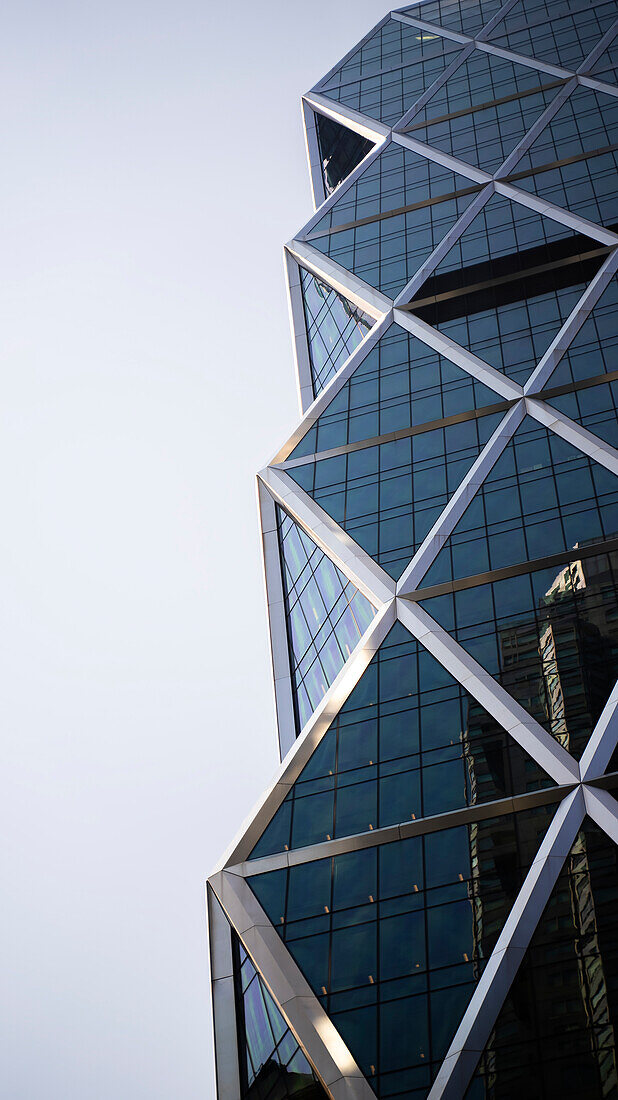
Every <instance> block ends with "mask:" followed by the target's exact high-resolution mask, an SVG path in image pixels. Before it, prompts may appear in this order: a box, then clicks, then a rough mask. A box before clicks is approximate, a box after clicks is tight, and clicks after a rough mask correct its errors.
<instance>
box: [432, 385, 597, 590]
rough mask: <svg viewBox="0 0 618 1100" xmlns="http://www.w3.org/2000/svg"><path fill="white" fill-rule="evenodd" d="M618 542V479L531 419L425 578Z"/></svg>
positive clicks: (456, 574) (435, 578) (453, 576)
mask: <svg viewBox="0 0 618 1100" xmlns="http://www.w3.org/2000/svg"><path fill="white" fill-rule="evenodd" d="M588 392H590V391H586V393H588ZM616 535H618V478H617V477H616V475H615V474H612V473H610V472H609V470H607V469H606V468H605V467H604V466H601V465H599V463H597V462H594V461H593V460H592V459H590V458H588V457H587V456H586V455H584V454H582V452H581V451H579V450H577V449H576V448H575V447H572V446H571V444H570V443H566V442H565V440H564V439H561V437H560V436H558V435H555V434H554V433H553V432H551V431H548V430H547V428H544V427H542V425H541V424H539V423H538V422H537V421H536V420H534V419H533V418H532V417H530V416H527V417H525V419H524V420H523V422H522V423H521V424H520V426H519V428H518V429H517V431H516V432H515V435H514V437H513V439H512V440H511V441H510V442H509V443H508V444H507V446H506V448H505V450H504V451H503V452H502V455H501V456H500V458H499V459H498V461H497V462H496V463H495V465H494V466H493V467H492V470H491V472H490V473H489V474H488V476H487V477H486V478H485V481H484V482H483V485H482V486H481V487H480V489H479V490H478V492H477V493H476V495H475V496H474V498H473V500H472V502H471V504H469V505H468V507H467V509H466V511H465V512H464V514H463V516H462V518H461V519H460V521H459V523H458V524H457V526H456V527H455V530H454V531H453V533H452V534H451V535H450V536H449V538H448V539H447V541H446V543H445V544H444V546H443V548H442V550H441V551H440V553H439V554H438V556H437V558H436V560H435V562H434V564H433V565H432V566H431V568H430V569H429V571H428V572H427V573H426V575H425V577H424V578H423V582H422V583H423V587H425V586H429V585H432V584H441V583H442V582H443V581H447V580H453V579H458V578H461V577H465V576H469V575H470V574H476V573H484V572H486V571H488V570H491V569H503V568H504V567H505V566H508V565H515V564H517V563H518V562H525V561H533V560H534V559H535V558H543V557H545V556H547V555H549V554H559V553H562V552H563V551H565V550H570V549H571V548H572V547H574V546H579V545H580V544H582V543H584V542H587V541H589V540H591V539H596V540H600V539H604V538H612V537H615V536H616Z"/></svg>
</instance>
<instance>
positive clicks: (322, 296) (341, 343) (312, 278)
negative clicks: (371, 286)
mask: <svg viewBox="0 0 618 1100" xmlns="http://www.w3.org/2000/svg"><path fill="white" fill-rule="evenodd" d="M300 283H301V290H302V295H303V306H304V310H305V324H306V327H307V343H308V345H309V360H310V363H311V381H312V383H313V393H314V396H315V397H317V395H318V394H319V393H320V392H321V390H323V389H324V387H325V386H326V385H328V383H329V382H330V380H331V378H334V376H335V375H336V373H337V371H338V370H339V367H341V366H343V364H344V363H345V361H346V359H348V358H349V356H350V355H351V354H352V352H353V351H354V349H355V348H357V347H358V345H359V344H360V342H361V340H362V339H363V337H364V336H366V334H367V333H368V332H369V329H370V328H371V327H372V326H373V325H374V324H375V321H374V319H373V318H372V317H369V315H368V314H366V313H363V311H362V310H360V309H358V307H357V306H354V305H352V302H350V301H349V300H348V299H347V298H345V297H344V296H343V294H339V293H338V291H336V290H333V288H332V287H331V286H329V285H328V283H325V282H323V280H322V279H318V277H317V275H312V274H311V272H310V271H307V270H306V269H305V268H304V267H301V268H300Z"/></svg>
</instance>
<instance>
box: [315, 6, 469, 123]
mask: <svg viewBox="0 0 618 1100" xmlns="http://www.w3.org/2000/svg"><path fill="white" fill-rule="evenodd" d="M458 51H461V46H460V44H459V43H458V42H453V41H449V40H448V39H446V38H441V37H440V36H439V35H433V34H428V33H427V32H423V31H420V30H419V29H418V28H416V27H411V26H410V25H409V24H406V23H400V22H399V20H397V19H390V20H389V21H388V22H387V23H385V24H384V26H382V27H380V28H379V29H378V30H377V31H376V32H375V33H374V34H373V35H372V36H371V38H370V39H369V40H368V41H367V42H365V43H364V45H362V46H361V47H360V48H359V49H358V50H356V52H355V53H354V54H353V55H352V57H350V58H349V59H348V60H347V61H346V62H345V63H344V64H343V65H342V66H340V67H339V69H337V71H336V72H335V73H334V74H333V75H332V76H331V77H329V79H328V81H327V82H326V83H325V84H324V85H323V86H322V87H321V88H320V91H321V92H322V93H323V94H324V95H325V96H327V97H328V98H329V99H335V100H337V101H338V102H339V103H343V104H345V105H346V106H347V107H352V108H353V109H354V110H357V111H361V112H362V114H364V115H368V116H369V117H370V118H376V119H379V120H380V121H381V122H385V123H387V125H393V124H394V123H395V122H397V121H398V119H400V118H401V117H402V115H403V114H405V112H406V111H407V110H408V109H409V108H410V107H411V106H412V105H413V103H414V102H415V101H416V100H417V99H418V98H419V96H421V95H422V94H423V92H424V91H425V89H426V88H428V87H429V86H430V84H432V83H433V81H434V80H435V79H436V78H437V77H438V76H440V74H441V73H442V72H443V71H444V69H445V68H446V66H447V65H448V64H450V62H451V61H452V60H453V57H454V56H455V55H456V53H457V52H458Z"/></svg>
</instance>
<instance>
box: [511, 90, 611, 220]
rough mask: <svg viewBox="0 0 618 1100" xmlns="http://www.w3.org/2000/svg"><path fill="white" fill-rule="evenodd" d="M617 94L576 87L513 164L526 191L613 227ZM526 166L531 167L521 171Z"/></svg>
mask: <svg viewBox="0 0 618 1100" xmlns="http://www.w3.org/2000/svg"><path fill="white" fill-rule="evenodd" d="M617 143H618V99H616V97H615V96H611V95H606V94H605V93H604V92H594V91H592V89H591V88H583V87H579V88H576V90H575V91H574V92H573V94H572V95H571V96H570V97H569V99H567V101H566V102H565V103H564V104H563V106H562V107H561V108H560V110H559V111H558V113H557V114H556V115H554V118H553V119H552V121H551V122H550V123H549V124H548V125H547V126H546V127H545V129H544V130H542V132H541V134H540V135H539V137H538V138H537V140H536V141H535V142H534V144H533V145H532V146H531V148H530V149H529V150H528V152H527V153H526V154H525V155H524V156H523V157H522V159H521V160H520V161H518V163H517V164H516V166H515V172H514V174H513V175H511V176H510V177H509V178H510V180H511V181H512V182H514V183H516V185H517V187H521V188H522V189H523V190H525V191H531V192H532V193H533V194H535V195H538V196H540V198H543V199H546V200H547V201H548V202H552V203H554V205H555V206H562V207H566V208H567V209H568V210H571V211H572V212H573V213H574V214H578V215H579V216H580V217H582V218H588V219H589V220H590V221H593V222H600V223H601V224H602V225H607V226H611V227H612V228H614V227H615V226H616V225H617V223H618V186H617V185H616V176H617V172H616V169H617V167H618V157H617V154H616V151H615V148H614V149H613V150H612V149H611V148H609V147H610V146H612V145H614V146H615V145H616V144H617ZM527 172H531V173H533V174H532V175H526V173H527Z"/></svg>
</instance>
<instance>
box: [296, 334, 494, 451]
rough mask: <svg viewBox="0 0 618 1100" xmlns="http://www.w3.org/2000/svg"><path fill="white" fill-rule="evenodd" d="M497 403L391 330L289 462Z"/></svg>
mask: <svg viewBox="0 0 618 1100" xmlns="http://www.w3.org/2000/svg"><path fill="white" fill-rule="evenodd" d="M455 339H456V337H455ZM500 400H501V398H500V395H499V394H497V393H496V392H495V391H494V390H490V389H489V388H488V387H487V386H484V385H483V384H482V383H481V382H477V381H476V379H474V378H473V377H472V376H471V375H469V374H467V372H466V371H464V370H462V369H461V368H460V367H456V366H455V364H454V363H451V362H450V360H448V359H445V358H444V356H441V355H438V353H437V352H435V351H434V350H433V349H432V348H430V347H428V346H427V344H423V343H422V341H421V340H417V339H416V337H414V336H412V335H411V334H410V333H408V332H406V331H404V329H401V328H399V326H398V325H391V327H390V328H389V330H388V332H387V333H386V335H385V336H383V337H382V339H381V340H380V341H379V343H378V344H377V345H376V347H375V348H373V349H372V350H371V351H370V352H369V354H368V355H367V356H366V357H365V359H363V361H362V363H361V364H360V365H359V366H358V367H357V368H356V370H355V371H354V374H353V375H352V376H351V378H350V380H349V381H348V382H346V383H345V385H344V386H343V387H342V388H341V389H340V391H339V393H338V394H337V395H336V396H335V397H334V398H333V400H332V401H331V403H330V405H329V406H328V408H327V409H326V411H325V412H323V413H322V415H321V416H320V417H319V418H318V420H317V422H316V424H315V425H314V427H313V428H311V429H310V430H309V432H307V434H306V435H305V436H304V438H303V439H302V440H301V442H300V443H299V444H298V446H297V447H296V449H295V450H294V451H293V452H292V454H291V455H290V458H298V457H300V456H301V455H308V454H315V453H316V452H317V451H325V450H328V448H329V447H340V446H343V445H345V444H347V443H356V442H358V441H359V440H363V439H372V438H373V437H375V436H378V435H383V434H385V433H386V432H393V431H398V430H400V429H402V428H411V427H416V426H418V425H419V424H424V423H427V422H429V421H432V420H440V419H441V418H442V417H448V416H453V415H455V414H457V413H465V412H469V411H470V410H472V409H477V408H482V407H483V406H485V405H492V404H496V403H497V402H499V401H500Z"/></svg>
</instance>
